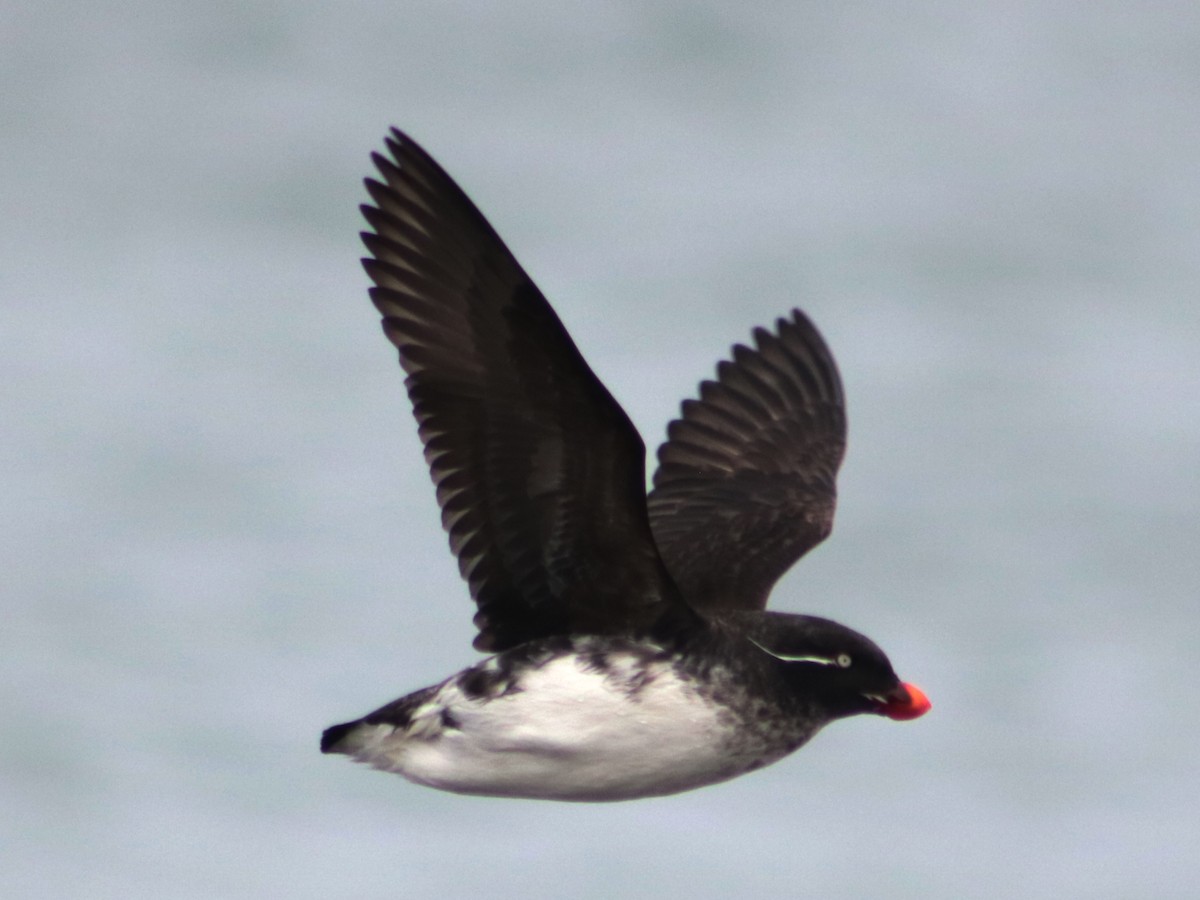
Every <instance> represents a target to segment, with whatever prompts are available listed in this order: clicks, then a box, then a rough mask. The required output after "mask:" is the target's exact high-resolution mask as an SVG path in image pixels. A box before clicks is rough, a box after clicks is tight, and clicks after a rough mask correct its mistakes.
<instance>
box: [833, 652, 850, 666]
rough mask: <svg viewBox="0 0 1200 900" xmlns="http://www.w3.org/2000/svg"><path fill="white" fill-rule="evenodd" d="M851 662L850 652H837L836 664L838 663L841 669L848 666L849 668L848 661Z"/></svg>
mask: <svg viewBox="0 0 1200 900" xmlns="http://www.w3.org/2000/svg"><path fill="white" fill-rule="evenodd" d="M851 662H853V660H851V659H850V654H849V653H839V654H838V658H837V664H838V665H839V666H841V667H842V668H843V669H848V668H850V663H851Z"/></svg>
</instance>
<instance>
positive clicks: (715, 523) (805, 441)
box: [649, 310, 846, 611]
mask: <svg viewBox="0 0 1200 900" xmlns="http://www.w3.org/2000/svg"><path fill="white" fill-rule="evenodd" d="M754 340H755V343H756V345H757V346H756V347H755V348H754V349H750V348H749V347H744V346H742V345H738V346H735V347H734V348H733V360H732V361H726V362H722V363H721V364H720V365H719V366H718V367H717V380H716V381H715V382H713V381H705V382H703V383H702V384H701V385H700V399H699V400H686V401H684V403H683V416H682V418H680V419H676V420H675V421H673V422H672V423H671V424H670V426H669V428H668V429H667V437H668V440H667V442H666V443H665V444H663V445H662V446H661V447H660V448H659V450H658V460H659V466H658V471H657V472H655V474H654V489H653V491H651V493H650V497H649V508H650V524H651V526H652V527H653V530H654V538H655V540H656V541H657V543H658V547H659V552H660V553H661V554H662V558H663V561H664V562H665V563H666V565H667V569H668V570H669V571H670V573H671V576H672V577H673V578H674V579H675V582H676V584H678V586H679V589H680V592H681V593H682V594H683V597H684V599H685V600H686V601H687V602H688V604H690V605H691V606H693V607H695V608H696V609H700V610H706V611H718V610H728V609H762V608H763V607H765V606H766V604H767V596H768V595H769V594H770V592H771V588H772V586H773V585H774V584H775V582H776V581H777V580H778V579H779V577H780V576H782V575H783V573H784V572H786V571H787V570H788V569H789V568H791V566H792V564H793V563H795V562H796V560H798V559H799V558H800V557H801V556H803V555H804V554H805V553H806V552H808V551H809V550H811V549H812V548H813V547H815V546H816V545H817V544H819V543H820V542H821V541H822V540H823V539H824V538H825V536H826V535H828V534H829V531H830V529H831V528H832V526H833V510H834V505H835V501H836V488H835V479H836V477H837V470H838V467H839V466H840V465H841V461H842V455H843V453H844V452H845V447H846V414H845V405H844V400H843V396H842V384H841V379H840V377H839V376H838V371H837V366H836V364H835V363H834V361H833V356H832V355H831V354H830V352H829V348H828V347H826V345H825V342H824V340H822V338H821V335H820V334H819V333H818V332H817V329H816V328H815V327H814V326H813V324H812V323H811V322H810V321H809V320H808V319H807V318H806V317H805V316H804V314H803V313H801V312H800V311H799V310H793V311H792V317H791V318H790V319H780V320H779V321H778V322H777V323H776V334H771V333H769V332H768V331H766V330H764V329H761V328H759V329H756V330H755V332H754Z"/></svg>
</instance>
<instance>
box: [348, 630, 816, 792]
mask: <svg viewBox="0 0 1200 900" xmlns="http://www.w3.org/2000/svg"><path fill="white" fill-rule="evenodd" d="M713 674H715V676H716V677H717V678H721V677H722V676H721V673H720V672H719V671H718V672H716V673H710V675H713ZM370 718H371V717H368V722H369V721H370ZM764 719H765V716H764ZM746 724H749V725H750V726H752V727H753V726H755V725H756V723H755V722H754V721H753V718H752V720H751V721H750V722H749V723H743V722H741V721H739V719H738V717H737V716H736V714H735V713H734V711H733V710H732V709H730V708H727V707H722V706H720V705H718V704H715V703H713V702H711V700H710V698H709V697H707V696H706V693H705V689H704V688H703V687H702V685H701V684H700V683H698V681H697V680H696V678H695V677H693V676H689V675H688V673H686V672H685V671H684V670H683V669H681V668H680V665H679V660H678V659H677V658H674V657H673V655H672V654H671V653H669V652H668V651H667V650H666V649H665V648H663V647H661V646H658V645H655V644H652V643H650V642H648V641H633V640H619V639H617V640H611V639H609V640H603V641H600V640H597V639H594V638H582V639H579V640H577V641H567V640H561V641H560V640H556V639H548V640H545V641H542V642H539V643H537V644H534V645H530V646H529V647H528V648H522V649H521V650H520V651H508V652H507V653H505V654H501V655H499V656H493V657H491V658H489V659H487V660H485V661H484V662H482V663H479V664H477V665H475V666H472V667H471V668H469V669H467V670H465V671H463V672H460V673H458V674H457V675H455V676H453V677H451V678H449V679H448V680H446V681H445V682H443V683H442V684H440V685H437V686H436V687H433V688H428V689H426V690H425V691H419V692H418V693H416V694H413V695H410V696H409V697H405V698H403V699H402V700H400V701H397V704H396V705H393V706H392V707H391V712H390V715H388V716H387V717H386V719H385V720H384V721H381V722H379V723H378V724H374V725H368V726H366V727H362V726H358V727H356V730H355V734H354V738H353V743H352V744H350V745H348V746H347V747H346V748H345V749H346V750H351V751H352V753H353V755H354V756H355V757H356V758H359V759H362V760H364V761H366V762H369V763H370V764H371V765H373V766H376V767H377V768H381V769H385V770H387V771H392V772H398V773H399V774H401V775H404V776H405V777H406V778H409V779H411V780H412V781H416V782H419V783H421V784H426V785H429V786H430V787H435V788H441V789H442V790H448V791H455V792H458V793H466V794H490V795H495V796H507V797H536V798H539V799H549V800H591V801H597V800H627V799H630V798H634V797H646V796H653V795H658V794H672V793H676V792H678V791H685V790H688V789H690V788H694V787H700V786H701V785H705V784H711V783H713V782H716V781H724V780H725V779H727V778H732V777H733V776H735V775H739V774H741V773H742V772H745V771H748V770H750V769H753V768H757V767H759V766H761V765H764V764H765V763H768V762H773V761H774V760H775V759H777V758H778V757H779V756H781V755H783V754H784V753H786V752H787V751H788V750H790V749H792V748H794V747H795V746H797V745H798V744H799V743H801V742H802V741H803V740H804V739H805V738H806V737H807V735H806V734H804V733H803V732H804V730H805V729H804V728H802V727H801V728H799V729H797V728H791V729H789V733H788V734H787V735H786V740H785V742H782V743H781V742H780V741H779V740H777V739H776V736H775V735H773V734H759V733H758V732H757V731H747V730H746V728H745V727H743V726H744V725H746Z"/></svg>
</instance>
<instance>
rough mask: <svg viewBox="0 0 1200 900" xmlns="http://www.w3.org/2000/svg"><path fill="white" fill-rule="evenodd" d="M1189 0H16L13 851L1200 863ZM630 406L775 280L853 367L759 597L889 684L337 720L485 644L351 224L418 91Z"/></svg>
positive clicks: (145, 886)
mask: <svg viewBox="0 0 1200 900" xmlns="http://www.w3.org/2000/svg"><path fill="white" fill-rule="evenodd" d="M1198 48H1200V8H1197V7H1196V6H1195V5H1194V4H1184V3H1177V4H1170V3H1167V4H1156V5H1139V4H1134V3H1110V4H1090V5H1074V6H1068V5H1062V4H1006V5H1000V4H991V5H985V6H983V7H981V8H976V7H969V6H966V5H962V4H959V5H955V4H936V3H909V4H902V5H859V4H837V5H834V4H828V5H816V4H793V5H783V4H779V5H769V6H760V7H746V6H744V5H742V6H739V5H737V4H713V3H686V4H685V3H677V4H658V5H651V4H646V5H637V4H607V5H597V4H583V3H574V2H568V3H556V4H550V3H528V2H526V3H509V4H502V5H501V4H497V5H494V7H488V8H484V7H483V5H481V4H473V3H456V4H454V3H452V4H438V5H425V4H420V5H418V4H410V3H382V2H358V3H344V4H320V3H315V2H297V3H266V2H254V3H245V4H233V3H218V4H161V3H150V2H130V3H95V4H68V3H63V2H57V3H56V2H46V3H40V4H26V5H25V6H24V7H23V8H22V7H17V8H12V9H6V10H5V11H4V12H3V14H0V86H2V90H0V119H2V120H3V127H0V159H2V160H3V165H0V208H2V209H3V216H2V217H0V334H2V335H3V340H4V352H3V354H2V355H0V367H2V373H3V382H4V389H3V391H2V392H0V420H2V421H3V428H4V433H5V436H6V437H5V440H4V441H3V442H0V478H2V480H3V492H2V495H0V496H2V500H0V502H2V503H3V507H4V509H3V516H2V517H0V529H2V531H0V535H2V538H3V540H2V544H0V572H2V573H3V574H2V576H0V578H2V589H0V592H2V596H3V601H2V602H3V610H4V617H3V627H2V628H0V699H2V703H3V726H2V727H0V809H3V812H4V814H3V816H0V848H2V849H0V854H2V856H3V859H2V862H0V893H3V895H4V896H6V897H88V898H108V897H112V898H117V897H120V898H127V897H150V896H154V897H171V898H192V897H197V898H200V897H222V898H235V897H256V898H257V897H289V898H306V897H313V898H317V897H320V898H328V897H339V896H355V897H367V898H373V897H380V898H382V897H397V896H399V897H435V896H436V897H469V896H484V895H485V894H486V896H489V897H495V898H504V897H521V898H551V897H566V896H571V897H581V898H605V897H615V896H646V897H650V896H653V897H689V898H692V897H729V896H760V895H767V894H768V893H769V894H770V895H772V896H813V897H826V898H856V897H889V898H891V897H896V898H905V897H911V898H917V897H920V898H934V897H937V898H962V897H1055V898H1062V897H1077V898H1163V897H1188V896H1194V893H1193V892H1194V891H1195V890H1196V885H1197V883H1198V882H1200V771H1198V769H1200V767H1198V766H1197V763H1196V747H1197V743H1198V738H1200V725H1198V724H1197V723H1198V722H1200V701H1198V699H1197V696H1198V691H1197V687H1196V683H1195V682H1196V672H1197V671H1198V670H1200V612H1198V601H1200V525H1198V518H1200V515H1198V514H1200V474H1198V473H1200V349H1198V346H1197V345H1198V343H1200V303H1198V302H1197V300H1198V288H1200V203H1198V200H1197V198H1198V197H1200V165H1198V163H1197V159H1198V158H1200V153H1198V148H1200V114H1198V110H1200V62H1198V60H1200V53H1198V52H1197V51H1198ZM391 124H398V125H401V126H403V127H405V128H407V129H409V130H410V131H411V132H412V133H413V134H414V135H416V136H417V137H418V138H419V139H420V140H421V141H422V142H423V143H424V144H425V145H426V146H427V147H428V148H429V149H430V150H431V151H432V152H433V153H434V154H435V155H437V156H438V158H439V159H440V160H441V161H442V162H443V163H444V164H445V165H446V166H447V167H448V168H449V170H450V171H451V172H452V173H453V174H454V175H455V176H456V177H457V178H459V179H460V180H461V182H462V183H463V185H464V186H465V187H466V188H467V190H468V191H469V192H470V193H471V194H472V196H474V197H475V199H476V200H477V202H478V203H479V204H480V205H481V206H482V208H483V209H484V211H485V212H486V213H487V214H488V215H489V216H490V217H491V218H492V221H493V222H494V224H495V225H496V226H497V228H498V229H499V230H500V232H501V233H502V234H504V235H505V236H506V238H507V239H508V241H509V243H510V245H511V246H512V247H513V248H514V250H515V251H516V252H517V254H518V256H519V257H520V258H521V260H522V261H523V262H524V263H525V265H526V267H527V268H528V269H529V270H530V271H531V272H532V273H533V274H534V276H535V278H537V280H538V281H539V283H540V284H541V286H542V288H543V289H544V290H545V291H546V293H547V294H548V296H550V297H551V299H552V301H553V302H554V303H555V305H556V307H557V309H558V310H559V311H560V313H561V315H562V317H563V319H564V320H565V322H566V323H567V325H568V327H569V328H570V329H571V330H572V332H573V334H574V335H575V337H576V339H577V341H578V343H579V345H580V347H581V348H582V349H583V351H584V353H585V355H586V356H587V357H588V359H589V360H590V361H591V362H592V363H593V365H594V367H595V368H596V369H597V371H598V372H599V373H600V374H601V376H602V377H603V378H604V379H605V380H606V381H607V383H608V384H609V385H610V387H611V388H612V389H613V392H614V393H615V394H616V396H617V397H618V398H619V399H620V400H621V402H622V403H624V404H625V406H626V408H627V409H628V410H629V412H630V414H631V415H632V417H633V418H634V420H635V421H636V422H637V423H638V425H639V426H640V427H641V428H642V429H643V433H644V434H645V435H646V439H647V442H648V443H649V444H651V446H653V445H654V444H655V443H656V442H657V441H658V440H659V439H660V437H661V435H662V434H663V427H664V424H665V422H666V420H667V419H668V418H669V417H670V416H671V415H672V414H673V413H674V411H675V410H676V406H677V403H678V401H679V400H680V399H681V398H682V397H683V396H685V395H687V394H689V393H690V392H691V391H693V390H694V387H695V383H696V382H697V381H698V380H699V379H700V378H701V377H704V376H707V375H708V374H709V373H710V372H711V368H712V366H713V364H714V363H715V361H716V360H717V358H718V357H719V356H721V355H722V354H723V353H725V352H726V351H727V349H728V346H729V344H731V343H732V342H733V341H735V340H744V339H745V338H746V336H747V335H748V333H749V330H750V328H751V327H752V326H754V325H757V324H764V323H767V322H769V321H770V320H771V319H772V318H773V317H774V316H776V315H778V314H780V313H783V312H785V311H786V310H787V309H788V308H790V307H791V306H793V305H800V306H803V307H804V308H805V309H806V310H807V311H808V312H809V313H810V314H811V315H812V316H813V317H814V318H815V319H816V320H817V322H818V323H819V324H820V325H821V327H822V328H823V329H824V331H825V333H826V335H827V337H828V339H829V341H830V342H831V344H832V346H833V348H834V350H835V352H836V353H837V355H838V358H839V360H840V362H841V365H842V369H843V373H844V377H845V381H846V386H847V390H848V393H849V397H850V404H851V408H850V412H851V429H852V433H851V449H850V454H849V458H848V460H847V463H846V466H845V469H844V470H843V476H842V480H841V489H842V500H841V507H840V511H839V519H838V525H837V528H836V530H835V533H834V536H833V538H832V539H831V540H830V541H829V542H828V543H827V544H826V545H825V546H823V547H822V548H821V549H820V550H818V551H817V552H815V553H814V554H813V555H812V557H811V558H809V559H807V560H805V561H804V562H803V564H802V565H801V566H800V567H798V568H797V570H796V571H795V572H794V573H792V575H790V576H789V577H788V578H787V579H786V580H785V581H784V582H783V583H782V584H781V586H780V587H779V589H778V590H777V591H776V594H775V598H774V604H775V606H777V607H778V608H782V609H789V610H794V611H800V610H803V611H810V612H817V613H823V614H826V615H830V616H833V617H835V618H838V619H840V620H842V621H844V622H846V623H847V624H849V625H852V626H854V627H857V628H860V629H862V630H864V631H866V632H867V633H868V634H870V635H871V636H872V637H874V638H875V639H877V640H878V641H879V642H880V643H881V644H882V645H883V646H884V647H885V648H886V649H887V650H888V651H889V653H890V655H891V657H892V659H893V661H894V662H895V663H896V665H897V668H898V670H899V671H900V673H901V675H902V676H903V677H905V678H908V679H911V680H913V681H915V682H917V683H918V684H920V685H922V686H923V687H924V688H925V689H926V690H927V691H928V692H929V694H930V695H931V697H932V699H933V702H934V710H933V712H932V714H930V715H929V716H927V717H926V718H924V719H922V720H920V721H918V722H914V723H911V724H905V725H898V724H895V723H891V722H886V721H883V720H875V719H870V720H868V719H859V720H854V721H850V722H845V723H839V724H837V725H835V726H833V727H831V728H830V729H829V730H828V731H827V732H826V733H824V734H822V735H821V736H820V737H818V738H817V739H816V740H815V741H814V743H813V744H812V745H811V746H810V747H808V748H807V749H805V750H804V751H802V752H801V753H799V754H797V755H796V756H795V757H793V758H791V759H789V760H787V761H785V762H783V763H781V764H779V765H776V766H774V767H772V768H769V769H767V770H765V771H763V772H760V773H757V774H754V775H752V776H749V777H746V778H743V779H740V780H737V781H734V782H732V783H729V784H726V785H722V786H719V787H715V788H710V789H706V790H703V791H698V792H694V793H691V794H687V795H683V796H679V797H675V798H668V799H662V800H651V801H642V802H636V803H630V804H623V805H613V806H592V807H588V806H570V805H553V804H545V803H535V802H522V801H498V800H486V799H472V798H462V797H455V796H450V795H443V794H438V793H436V792H433V791H429V790H425V789H421V788H418V787H415V786H412V785H409V784H407V783H405V782H404V781H402V780H400V779H398V778H395V777H388V776H384V775H380V774H378V773H373V772H369V771H366V770H363V769H360V768H357V767H354V766H351V765H349V764H347V763H346V762H345V761H344V760H342V759H340V758H338V759H330V758H323V757H321V756H320V755H319V754H318V752H317V740H318V736H319V734H320V731H321V729H322V728H323V727H325V726H326V725H328V724H330V723H332V722H335V721H342V720H344V719H346V718H348V717H352V716H355V715H359V714H362V713H364V712H366V711H367V710H369V709H371V708H373V707H374V706H376V705H378V704H380V703H382V702H384V701H387V700H390V699H392V698H393V697H395V696H398V695H400V694H401V693H404V692H406V691H409V690H412V689H414V688H417V687H419V686H422V685H424V684H427V683H430V682H432V681H434V680H437V679H439V678H441V677H443V676H444V675H446V674H448V673H450V672H451V671H453V670H455V669H457V668H459V667H461V666H462V665H464V664H466V663H468V662H469V661H471V660H472V659H473V658H474V654H473V652H472V651H471V650H470V649H469V640H470V637H471V634H472V631H471V625H470V616H471V611H472V610H471V608H470V604H469V602H468V599H467V594H466V590H465V588H464V587H463V586H462V585H461V583H460V582H459V579H458V576H457V571H456V566H455V564H454V561H453V560H452V558H451V556H450V554H449V553H448V552H447V550H446V543H445V539H444V537H443V535H442V533H441V531H440V529H439V527H438V518H437V511H436V507H435V504H434V500H433V494H432V490H431V489H430V485H429V482H428V476H427V474H426V472H425V469H424V466H423V463H422V461H421V456H420V452H419V447H418V445H417V441H416V438H415V434H414V428H413V425H412V422H411V418H410V416H409V412H408V409H407V403H406V400H405V398H404V395H403V392H402V388H401V374H400V371H399V368H398V367H397V365H396V364H395V360H394V355H393V351H392V349H391V348H390V346H388V345H387V344H386V342H385V341H384V340H383V338H382V337H381V335H380V334H379V333H378V328H377V325H376V321H375V319H376V317H375V314H374V311H373V310H372V309H371V307H370V304H369V303H368V301H367V299H366V295H365V277H364V276H363V275H362V274H361V272H360V270H359V268H358V263H357V257H358V255H359V253H360V249H359V245H358V242H357V237H356V232H357V231H358V229H359V227H360V221H359V218H358V215H357V212H356V209H355V206H356V204H357V203H359V202H361V201H362V200H364V199H365V196H364V193H363V191H362V189H361V187H360V185H359V179H360V178H361V177H362V176H363V175H366V174H367V173H368V169H369V164H368V159H367V154H368V152H369V151H370V150H372V149H375V148H377V147H378V146H379V144H380V141H381V138H382V135H383V133H384V131H385V129H386V127H387V126H388V125H391Z"/></svg>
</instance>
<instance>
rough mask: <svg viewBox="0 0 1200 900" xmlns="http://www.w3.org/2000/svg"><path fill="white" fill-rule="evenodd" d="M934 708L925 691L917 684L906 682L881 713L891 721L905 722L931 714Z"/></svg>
mask: <svg viewBox="0 0 1200 900" xmlns="http://www.w3.org/2000/svg"><path fill="white" fill-rule="evenodd" d="M932 706H933V704H932V703H930V702H929V698H928V697H926V696H925V692H924V691H923V690H921V689H920V688H919V687H917V686H916V685H915V684H909V683H907V682H905V683H904V684H901V685H900V690H898V691H896V693H895V694H894V695H893V696H892V697H890V698H889V699H888V702H887V703H885V704H884V705H883V707H882V709H880V712H881V713H883V714H884V715H885V716H887V717H888V718H889V719H896V720H897V721H901V722H903V721H906V720H908V719H918V718H920V717H921V716H923V715H925V713H927V712H929V710H930V708H931V707H932Z"/></svg>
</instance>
